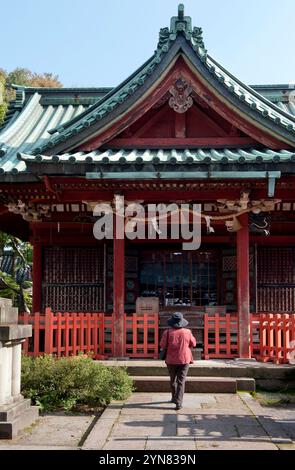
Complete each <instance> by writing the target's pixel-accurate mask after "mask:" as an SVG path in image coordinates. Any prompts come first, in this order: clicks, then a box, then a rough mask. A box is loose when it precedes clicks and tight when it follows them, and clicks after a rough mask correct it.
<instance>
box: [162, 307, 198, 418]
mask: <svg viewBox="0 0 295 470" xmlns="http://www.w3.org/2000/svg"><path fill="white" fill-rule="evenodd" d="M167 323H168V326H169V327H170V328H169V329H167V330H165V331H164V333H163V336H162V339H161V343H160V347H161V349H162V350H166V357H165V362H166V365H167V368H168V372H169V375H170V388H171V393H172V399H171V403H175V405H176V408H175V410H180V409H181V408H182V401H183V395H184V389H185V379H186V376H187V373H188V369H189V365H190V364H192V363H193V362H194V361H193V354H192V351H191V348H195V347H196V344H197V341H196V339H195V337H194V336H193V335H192V332H191V330H189V329H187V328H186V326H187V325H188V321H187V320H185V319H184V318H183V315H182V313H179V312H176V313H173V315H172V316H171V318H169V320H168V322H167Z"/></svg>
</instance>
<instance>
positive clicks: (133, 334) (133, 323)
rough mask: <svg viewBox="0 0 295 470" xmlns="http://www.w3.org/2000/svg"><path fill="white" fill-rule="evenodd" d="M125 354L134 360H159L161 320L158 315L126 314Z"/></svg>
mask: <svg viewBox="0 0 295 470" xmlns="http://www.w3.org/2000/svg"><path fill="white" fill-rule="evenodd" d="M124 320H125V321H124V331H125V345H124V348H125V354H126V356H127V357H133V358H140V357H142V358H148V357H150V358H153V359H157V358H158V355H159V352H158V343H159V338H158V334H159V333H158V332H159V319H158V315H157V314H153V313H152V314H150V313H142V314H133V315H132V316H129V315H126V314H125V319H124Z"/></svg>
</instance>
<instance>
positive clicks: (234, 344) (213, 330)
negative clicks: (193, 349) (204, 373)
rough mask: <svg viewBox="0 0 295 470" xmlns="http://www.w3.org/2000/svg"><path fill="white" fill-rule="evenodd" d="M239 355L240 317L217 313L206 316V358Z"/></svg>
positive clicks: (227, 357)
mask: <svg viewBox="0 0 295 470" xmlns="http://www.w3.org/2000/svg"><path fill="white" fill-rule="evenodd" d="M234 357H238V318H237V316H233V315H230V314H226V315H221V314H219V313H215V314H213V315H210V314H207V315H205V317H204V358H205V359H223V358H224V359H230V358H234Z"/></svg>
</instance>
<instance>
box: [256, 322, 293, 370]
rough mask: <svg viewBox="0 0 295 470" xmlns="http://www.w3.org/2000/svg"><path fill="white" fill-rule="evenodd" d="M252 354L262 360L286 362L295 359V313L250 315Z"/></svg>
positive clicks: (278, 362) (277, 362)
mask: <svg viewBox="0 0 295 470" xmlns="http://www.w3.org/2000/svg"><path fill="white" fill-rule="evenodd" d="M251 337H252V341H251V347H252V356H253V357H255V358H256V359H257V360H259V361H262V362H269V361H271V362H274V363H275V364H288V363H291V362H293V363H294V359H295V314H289V313H280V314H279V313H261V314H259V315H253V316H252V322H251Z"/></svg>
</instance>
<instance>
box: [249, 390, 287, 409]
mask: <svg viewBox="0 0 295 470" xmlns="http://www.w3.org/2000/svg"><path fill="white" fill-rule="evenodd" d="M251 395H252V396H253V398H255V400H257V401H258V402H259V403H260V404H261V405H262V406H269V407H280V406H286V405H295V392H294V391H289V392H276V393H274V392H253V393H251Z"/></svg>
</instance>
